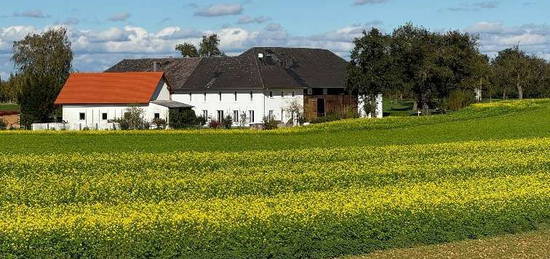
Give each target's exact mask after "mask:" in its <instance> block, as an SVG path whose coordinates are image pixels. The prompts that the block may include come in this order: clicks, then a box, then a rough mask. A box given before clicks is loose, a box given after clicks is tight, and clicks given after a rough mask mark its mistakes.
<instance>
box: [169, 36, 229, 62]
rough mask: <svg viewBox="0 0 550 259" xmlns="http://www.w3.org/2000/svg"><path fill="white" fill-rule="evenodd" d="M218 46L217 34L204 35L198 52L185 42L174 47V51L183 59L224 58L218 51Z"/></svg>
mask: <svg viewBox="0 0 550 259" xmlns="http://www.w3.org/2000/svg"><path fill="white" fill-rule="evenodd" d="M219 45H220V39H219V37H218V35H217V34H212V35H204V36H202V41H201V43H200V44H199V48H198V50H197V47H195V46H194V45H193V44H191V43H187V42H185V43H183V44H178V45H176V51H179V52H180V53H181V55H182V56H183V57H185V58H188V57H191V58H192V57H216V56H224V55H225V54H224V53H223V52H222V51H221V50H220V49H219Z"/></svg>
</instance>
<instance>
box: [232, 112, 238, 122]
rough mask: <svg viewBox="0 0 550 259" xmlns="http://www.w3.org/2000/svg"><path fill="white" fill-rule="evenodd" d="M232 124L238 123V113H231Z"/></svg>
mask: <svg viewBox="0 0 550 259" xmlns="http://www.w3.org/2000/svg"><path fill="white" fill-rule="evenodd" d="M233 122H239V111H233Z"/></svg>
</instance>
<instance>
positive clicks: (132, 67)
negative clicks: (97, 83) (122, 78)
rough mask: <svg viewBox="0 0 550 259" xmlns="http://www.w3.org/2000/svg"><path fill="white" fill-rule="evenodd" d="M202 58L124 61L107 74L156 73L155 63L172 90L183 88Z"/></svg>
mask: <svg viewBox="0 0 550 259" xmlns="http://www.w3.org/2000/svg"><path fill="white" fill-rule="evenodd" d="M200 61H201V59H200V58H145V59H124V60H122V61H120V62H119V63H117V64H116V65H114V66H113V67H111V68H109V69H107V70H105V72H154V63H155V62H157V64H158V70H159V71H163V72H164V76H165V77H166V80H168V82H169V84H170V86H171V87H172V88H176V89H177V88H178V87H180V86H182V85H183V84H184V83H185V82H186V81H187V79H188V78H189V76H190V75H191V74H192V73H193V71H194V70H195V68H196V67H197V65H198V64H199V63H200Z"/></svg>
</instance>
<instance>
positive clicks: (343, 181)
mask: <svg viewBox="0 0 550 259" xmlns="http://www.w3.org/2000/svg"><path fill="white" fill-rule="evenodd" d="M549 119H550V100H525V101H521V102H516V101H514V102H512V101H505V102H494V103H480V104H474V105H472V106H470V107H468V108H465V109H462V110H461V111H458V112H456V113H452V114H449V115H441V116H429V117H420V118H408V117H404V118H386V119H381V120H366V119H354V120H343V121H336V122H330V123H324V124H316V125H312V126H307V127H299V128H288V129H277V130H272V131H249V130H231V131H219V130H204V131H193V130H187V131H141V132H122V131H111V132H100V131H89V132H61V131H58V132H28V131H23V132H2V133H0V143H3V144H5V145H7V146H10V148H9V149H3V150H2V151H0V153H1V154H0V185H1V186H2V187H3V188H1V189H0V203H1V204H2V206H0V257H8V258H9V257H24V258H27V257H31V258H32V257H44V255H48V256H51V257H61V258H65V257H186V258H212V257H215V258H219V257H224V258H250V257H253V258H270V257H281V258H295V257H301V258H329V257H336V256H341V255H343V254H361V253H368V252H371V251H374V250H379V249H387V248H393V247H410V246H413V245H418V244H435V243H446V242H451V241H456V240H466V239H473V238H480V237H484V236H494V235H500V234H505V233H517V232H523V231H528V230H534V229H537V228H539V226H542V225H545V224H546V225H547V224H549V223H550V221H549V219H550V211H548V209H547V208H548V205H549V204H550V189H549V188H548V182H549V181H550V173H549V172H550V149H548V146H549V145H550V138H548V121H549ZM453 122H460V123H453ZM388 129H391V130H388ZM449 132H452V134H449ZM30 143H32V145H31V144H30ZM518 154H520V155H518Z"/></svg>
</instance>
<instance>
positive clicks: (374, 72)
mask: <svg viewBox="0 0 550 259" xmlns="http://www.w3.org/2000/svg"><path fill="white" fill-rule="evenodd" d="M354 44H355V48H354V49H353V50H352V52H351V61H350V63H349V64H348V67H347V80H346V83H347V87H348V90H350V91H351V92H353V93H354V94H357V95H359V96H362V97H365V98H366V100H367V101H365V103H364V105H365V107H364V109H365V112H366V113H367V114H369V113H372V112H374V107H373V105H372V100H374V99H375V95H376V94H381V93H385V92H387V91H389V90H390V88H391V86H392V85H393V82H392V81H393V80H394V79H393V70H392V58H391V53H390V52H391V49H390V45H391V38H390V36H389V35H385V34H383V33H382V32H380V31H379V30H378V29H376V28H373V29H371V30H370V31H369V32H368V33H367V32H366V31H364V32H363V37H361V38H357V39H355V40H354ZM368 100H371V101H368Z"/></svg>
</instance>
